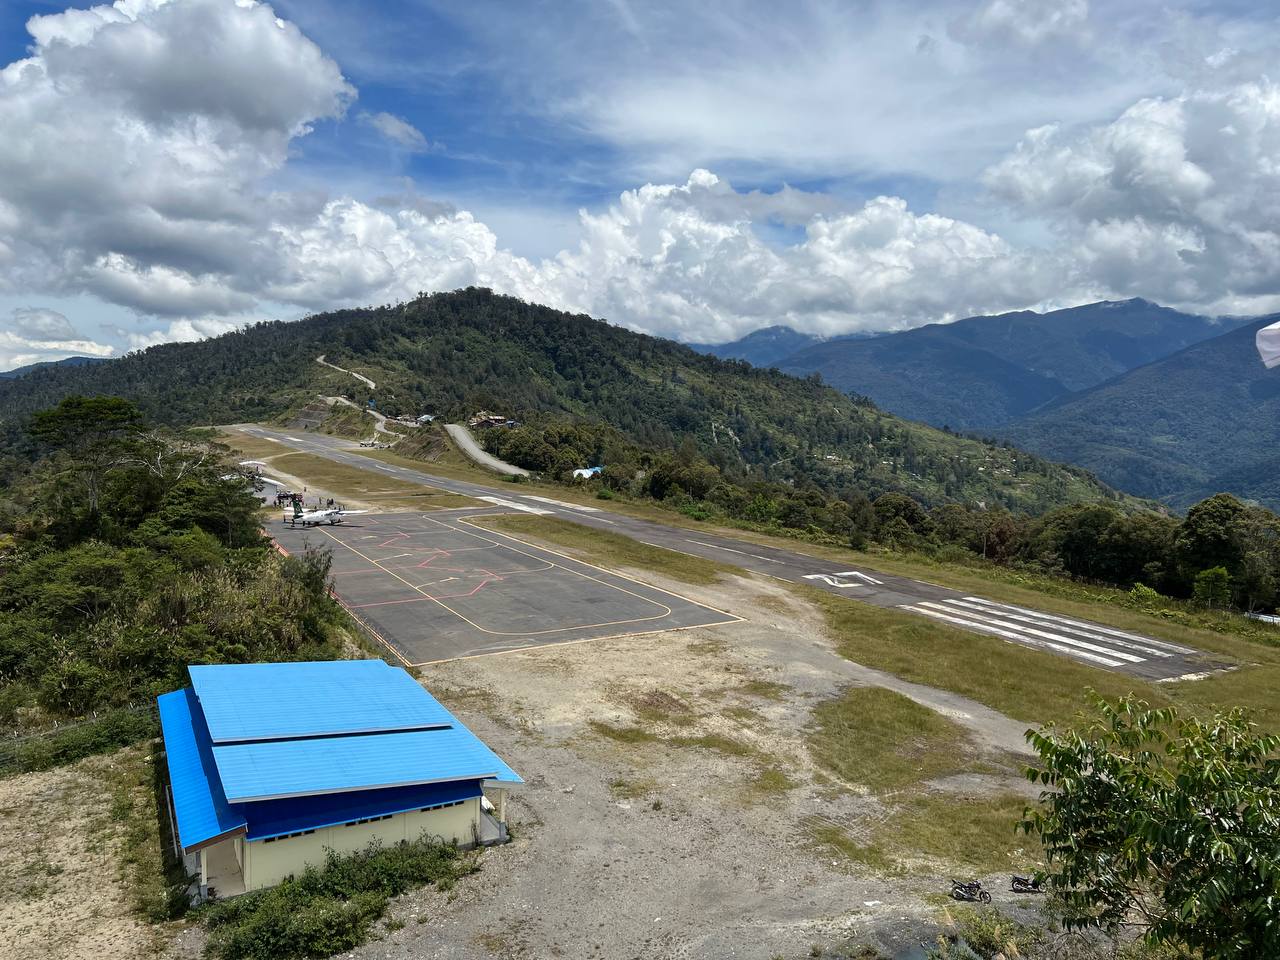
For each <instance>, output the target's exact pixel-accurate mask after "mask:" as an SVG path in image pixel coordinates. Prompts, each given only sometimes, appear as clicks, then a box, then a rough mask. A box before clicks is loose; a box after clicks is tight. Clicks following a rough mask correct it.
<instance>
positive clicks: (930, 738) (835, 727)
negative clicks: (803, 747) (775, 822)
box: [809, 687, 973, 793]
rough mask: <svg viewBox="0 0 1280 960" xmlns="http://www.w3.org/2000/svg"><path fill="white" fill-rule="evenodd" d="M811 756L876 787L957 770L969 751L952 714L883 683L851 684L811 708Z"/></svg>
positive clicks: (896, 786) (882, 788)
mask: <svg viewBox="0 0 1280 960" xmlns="http://www.w3.org/2000/svg"><path fill="white" fill-rule="evenodd" d="M813 722H814V729H813V730H812V732H811V733H810V734H809V753H810V754H811V755H812V757H813V759H814V760H815V761H816V762H817V763H818V764H819V765H821V766H822V767H823V768H825V769H826V770H827V771H829V772H830V773H832V774H834V775H835V776H837V777H839V778H840V779H841V780H843V781H844V782H845V783H848V784H857V785H861V786H864V787H866V788H867V789H869V790H871V791H872V792H875V793H880V792H884V791H896V790H900V789H902V788H904V787H909V786H913V785H916V784H919V783H921V782H922V781H925V780H932V779H933V778H935V777H942V776H946V775H948V774H952V773H959V772H961V770H962V769H963V767H964V766H965V764H964V762H963V760H964V758H965V757H966V756H968V755H970V754H972V753H973V746H972V744H971V743H970V742H969V736H968V734H967V733H966V732H965V730H964V728H963V727H961V726H960V725H959V724H958V723H956V722H955V721H954V720H949V719H947V718H946V717H944V716H942V715H941V714H939V713H937V712H935V711H933V710H930V709H929V708H928V707H922V706H920V704H918V703H916V702H915V701H914V700H910V699H908V698H907V697H904V696H903V695H902V694H900V693H895V692H894V691H892V690H886V689H884V688H883V687H852V688H850V689H849V690H847V691H845V693H844V695H843V696H841V697H839V698H838V699H835V700H828V701H826V702H825V703H820V704H818V706H817V707H816V708H814V711H813Z"/></svg>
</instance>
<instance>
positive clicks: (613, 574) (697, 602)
mask: <svg viewBox="0 0 1280 960" xmlns="http://www.w3.org/2000/svg"><path fill="white" fill-rule="evenodd" d="M501 516H510V514H501V513H486V514H481V515H480V516H478V517H476V519H477V520H482V519H484V518H485V517H501ZM427 519H430V518H427ZM458 522H459V523H465V524H466V525H467V526H468V527H476V529H477V530H486V531H487V532H489V533H492V534H493V535H494V536H498V537H505V538H506V539H508V540H514V541H515V542H516V543H522V544H524V545H525V546H526V547H530V548H532V549H534V550H541V551H542V552H543V553H549V554H552V555H553V556H557V557H561V558H563V559H565V560H572V561H573V562H574V563H580V564H582V566H584V567H590V568H591V569H592V570H599V571H600V572H601V573H607V574H608V575H609V576H611V577H617V578H618V579H619V580H630V581H631V582H632V583H638V584H640V586H642V587H648V588H649V589H650V590H657V591H658V592H659V593H665V594H666V595H667V596H669V597H675V598H676V599H677V600H683V601H684V602H685V603H692V604H693V605H694V606H695V607H702V608H704V609H706V610H714V611H715V612H716V613H719V614H723V615H724V616H726V617H733V619H734V620H737V621H739V622H741V621H742V620H743V619H744V618H743V617H740V616H738V615H737V614H736V613H730V612H729V611H728V610H721V609H720V608H719V607H713V606H712V605H711V604H709V603H704V602H703V601H701V600H695V599H693V597H686V596H684V595H683V594H680V593H676V592H675V591H674V590H667V589H666V588H665V587H658V586H654V585H653V584H652V583H646V582H645V581H644V580H640V579H638V578H636V577H629V576H627V575H626V574H625V573H619V572H618V571H616V570H610V569H609V568H608V567H602V566H600V565H599V564H596V563H591V562H590V561H588V560H583V559H581V558H579V557H575V556H573V555H572V554H568V553H561V552H560V551H559V550H552V549H551V548H550V547H544V546H542V545H541V544H537V543H530V542H529V541H527V540H521V539H520V538H519V537H513V536H511V534H509V533H498V532H497V531H494V530H487V528H485V527H479V526H476V525H475V524H474V523H472V522H471V521H470V520H469V519H467V518H465V517H464V518H461V519H459V520H458ZM636 542H637V543H643V542H644V541H636ZM649 546H652V547H656V548H657V549H659V550H670V549H671V548H670V547H663V546H660V545H659V544H656V543H654V544H649ZM517 552H520V551H517ZM671 552H672V553H681V554H682V556H686V557H697V558H698V559H699V560H705V559H706V558H705V557H698V555H697V554H696V553H682V551H680V550H671ZM561 569H565V570H568V568H567V567H563V568H561ZM739 569H741V568H739ZM569 572H570V573H576V572H577V571H574V570H569ZM743 572H744V573H752V572H753V571H750V570H744V571H743ZM578 575H579V576H586V574H578ZM587 579H588V580H594V579H595V578H594V577H587ZM605 586H611V584H605ZM614 589H615V590H617V589H619V588H618V587H614ZM624 592H625V591H624ZM725 622H726V623H732V622H733V621H732V620H727V621H725ZM672 629H683V628H676V627H673V628H672Z"/></svg>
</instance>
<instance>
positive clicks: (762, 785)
mask: <svg viewBox="0 0 1280 960" xmlns="http://www.w3.org/2000/svg"><path fill="white" fill-rule="evenodd" d="M749 786H750V789H751V791H752V792H753V793H757V794H764V795H767V796H779V795H781V794H784V793H786V792H787V791H788V790H794V789H795V788H796V787H798V786H800V784H799V783H797V782H796V781H795V780H792V779H791V778H790V777H788V776H787V775H786V773H785V772H783V771H782V770H781V769H780V768H778V767H763V768H761V770H760V772H759V773H757V774H756V776H755V779H754V780H752V781H751V783H750V784H749Z"/></svg>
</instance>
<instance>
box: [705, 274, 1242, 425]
mask: <svg viewBox="0 0 1280 960" xmlns="http://www.w3.org/2000/svg"><path fill="white" fill-rule="evenodd" d="M1245 322H1247V320H1246V319H1239V320H1230V319H1228V320H1215V319H1211V318H1208V317H1200V316H1195V315H1193V314H1186V313H1180V312H1178V311H1177V310H1170V309H1168V308H1167V307H1161V306H1159V305H1157V304H1154V303H1150V302H1148V301H1146V300H1141V299H1136V300H1124V301H1118V302H1110V301H1104V302H1101V303H1092V304H1088V305H1086V306H1082V307H1072V308H1070V309H1067V310H1055V311H1053V312H1051V313H1044V314H1039V313H1033V312H1032V311H1029V310H1022V311H1018V312H1016V313H1006V314H1000V315H999V316H994V317H969V318H967V319H964V320H957V321H956V322H954V323H947V324H941V323H939V324H930V325H929V326H925V327H917V328H915V329H913V330H906V331H903V332H901V333H888V334H884V335H882V336H877V337H870V338H863V339H850V338H840V339H834V340H826V341H820V340H817V339H816V338H813V337H809V336H807V335H805V334H797V333H796V332H795V331H791V330H788V329H787V328H785V327H784V328H779V327H771V328H769V329H768V330H761V331H757V332H756V333H754V334H751V335H750V336H748V337H745V338H743V339H742V340H739V341H736V342H735V343H731V344H723V345H720V346H718V347H716V348H714V350H713V351H709V352H715V354H716V355H717V356H722V357H738V358H741V359H744V360H748V361H750V362H752V363H759V362H765V363H768V364H769V365H772V366H776V367H777V368H778V369H780V370H783V371H784V372H786V373H791V374H795V375H796V376H805V375H808V374H810V373H815V372H816V373H820V374H821V375H822V379H823V380H824V381H825V382H826V383H829V384H830V385H831V386H833V387H835V388H836V389H838V390H843V391H845V392H849V393H856V394H861V395H863V396H867V397H870V398H871V399H872V400H874V401H875V402H876V403H877V404H878V405H879V406H881V407H883V408H884V409H885V410H889V411H891V412H892V413H896V414H898V415H899V416H903V417H907V418H909V419H911V420H920V421H923V422H925V423H932V424H934V425H935V426H942V425H947V426H950V427H952V428H955V429H959V430H986V429H990V428H992V427H998V426H1001V425H1003V424H1006V423H1009V422H1011V421H1013V420H1016V419H1017V418H1018V417H1020V416H1022V415H1024V414H1026V413H1028V412H1030V411H1031V410H1034V409H1035V408H1036V407H1039V406H1042V405H1043V404H1046V403H1050V402H1052V401H1054V400H1058V399H1060V398H1062V397H1064V396H1066V395H1068V394H1070V393H1073V392H1075V391H1078V390H1084V389H1087V388H1089V387H1093V386H1096V385H1097V384H1099V383H1102V382H1103V381H1105V380H1109V379H1110V378H1112V377H1115V376H1118V375H1120V374H1122V373H1125V372H1126V371H1128V370H1132V369H1134V368H1135V367H1138V366H1141V365H1142V364H1145V363H1150V362H1151V361H1153V360H1158V359H1160V358H1161V357H1166V356H1168V355H1169V354H1171V353H1176V352H1177V351H1178V350H1181V349H1182V348H1183V347H1187V346H1190V345H1191V344H1193V343H1198V342H1200V341H1201V340H1205V339H1208V338H1210V337H1213V336H1216V335H1218V334H1220V333H1223V332H1225V331H1226V330H1229V329H1233V328H1234V327H1235V326H1238V325H1239V324H1241V323H1245ZM756 338H765V339H756ZM806 341H807V342H806ZM789 343H798V344H800V346H799V347H798V348H797V349H796V350H794V351H793V352H791V353H790V354H786V355H783V354H782V353H781V351H774V352H772V354H770V353H769V351H768V350H767V349H762V347H766V348H767V347H768V346H772V345H775V344H776V345H778V346H780V347H784V346H785V345H787V344H789ZM755 356H761V357H762V361H757V360H756V359H753V357H755Z"/></svg>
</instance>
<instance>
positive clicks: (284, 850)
mask: <svg viewBox="0 0 1280 960" xmlns="http://www.w3.org/2000/svg"><path fill="white" fill-rule="evenodd" d="M479 821H480V799H479V798H478V797H477V798H473V799H471V800H464V801H462V803H460V804H458V805H457V806H453V807H443V808H440V809H437V810H429V811H426V812H423V811H419V810H414V811H411V812H409V813H397V814H395V815H393V816H392V817H391V818H390V819H389V820H375V821H373V822H371V823H358V824H355V825H353V826H345V825H341V824H340V825H338V826H336V827H324V828H322V829H320V830H317V831H316V832H315V833H308V834H304V835H303V836H300V837H287V838H282V839H279V840H273V841H271V842H270V843H268V842H266V841H264V840H250V841H249V842H248V843H246V844H245V845H244V886H245V889H246V890H257V889H259V888H260V887H271V886H275V885H276V884H277V883H279V882H280V881H281V880H283V879H285V878H286V877H288V876H289V875H290V874H300V873H302V871H303V870H305V869H306V866H307V864H315V865H316V866H320V865H322V864H323V863H324V862H325V858H326V852H325V850H326V848H330V849H332V850H334V851H335V852H336V853H338V854H346V853H355V852H356V851H358V850H363V849H364V848H365V847H367V846H368V845H369V844H370V843H372V842H373V841H374V840H381V841H382V843H383V845H384V846H389V845H391V844H393V843H397V842H399V841H401V840H417V839H419V838H420V837H422V836H423V835H424V834H425V835H426V836H431V837H442V838H443V839H445V840H455V841H457V842H458V843H459V844H469V843H471V842H472V840H473V839H474V837H475V830H476V829H478V826H479Z"/></svg>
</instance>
